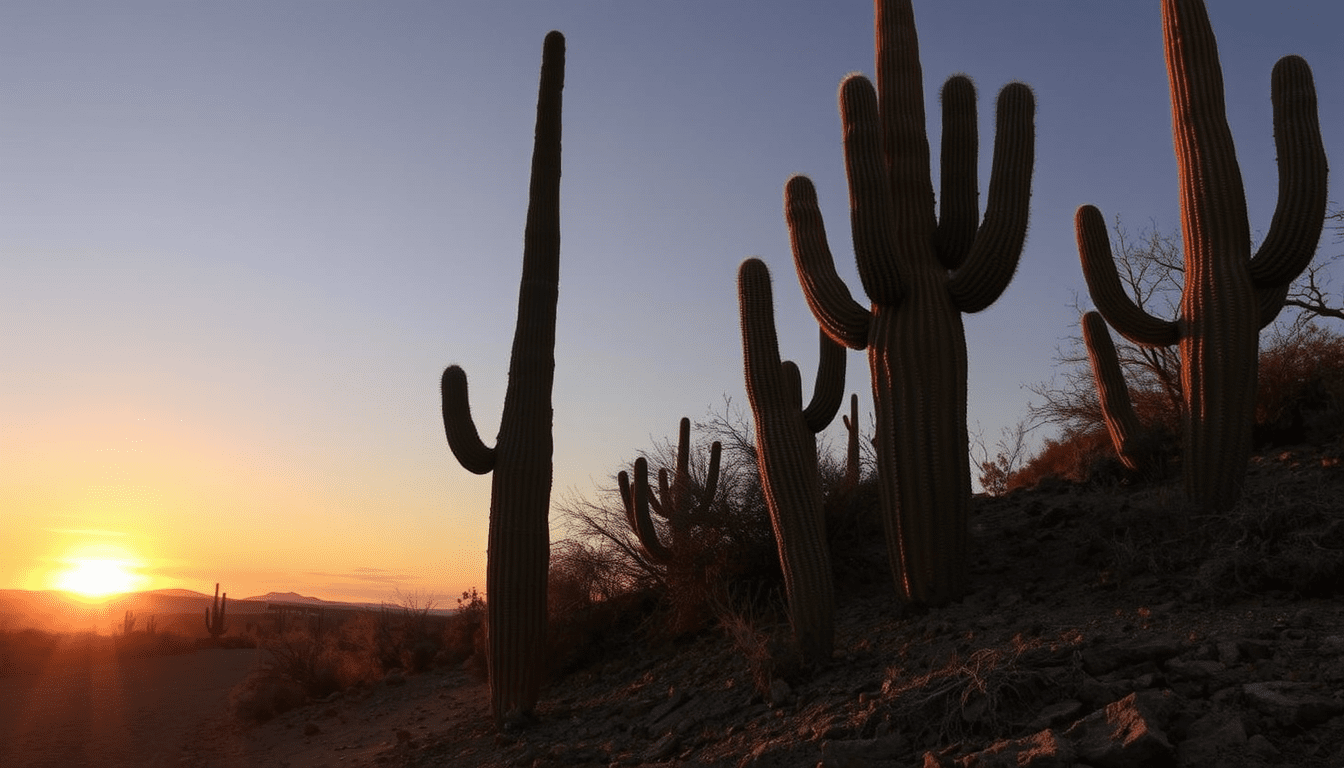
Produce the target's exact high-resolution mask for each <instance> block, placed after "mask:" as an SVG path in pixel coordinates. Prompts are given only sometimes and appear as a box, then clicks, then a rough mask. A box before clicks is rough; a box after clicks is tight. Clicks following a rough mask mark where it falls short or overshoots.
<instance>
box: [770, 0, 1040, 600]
mask: <svg viewBox="0 0 1344 768" xmlns="http://www.w3.org/2000/svg"><path fill="white" fill-rule="evenodd" d="M876 28H877V88H876V91H875V90H874V88H873V85H872V84H871V83H870V82H869V81H868V79H867V78H865V77H863V76H861V75H850V76H849V77H847V78H845V80H844V81H843V82H842V83H841V85H840V113H841V120H842V122H843V126H844V152H845V170H846V175H847V176H848V179H849V190H850V222H851V227H852V230H853V242H854V253H855V257H856V259H857V262H858V271H859V277H860V280H861V281H862V283H863V288H864V290H865V292H866V293H867V295H868V299H869V301H870V302H871V308H869V307H865V306H863V305H861V304H859V303H858V302H856V301H855V300H854V299H853V298H852V296H851V295H850V292H849V289H848V288H847V287H846V286H845V284H844V283H843V282H842V281H841V279H840V277H839V276H838V275H837V274H836V271H835V262H834V259H833V258H832V256H831V252H830V248H829V246H828V245H827V240H826V232H825V227H824V224H823V222H822V218H821V211H820V209H819V207H818V204H817V194H816V189H815V188H814V187H813V185H812V182H811V181H810V180H809V179H807V178H806V177H803V176H795V177H793V178H792V179H790V180H789V182H788V184H787V185H786V186H785V191H784V199H785V215H786V217H787V220H788V224H789V232H790V239H791V242H792V245H793V255H794V263H795V266H796V267H797V271H798V279H799V281H800V282H801V283H802V286H803V292H804V294H805V295H806V296H807V302H808V305H809V306H810V307H811V308H812V312H813V314H814V315H815V316H816V318H817V321H818V322H819V323H820V325H821V327H822V329H823V330H824V331H825V332H826V334H827V335H828V336H830V337H831V338H832V339H835V340H836V341H837V342H839V343H841V344H844V345H845V346H847V347H849V348H851V349H866V350H867V351H868V363H869V368H870V370H871V373H872V387H873V407H874V412H875V414H876V420H877V428H876V434H875V436H874V447H875V448H876V451H877V477H878V493H879V498H880V500H881V507H882V511H883V519H884V525H885V528H886V538H887V548H888V551H889V554H890V557H891V564H892V572H893V576H894V579H895V583H896V588H897V591H898V592H899V594H900V596H901V598H902V600H904V601H905V602H907V603H911V604H914V605H916V606H929V605H939V604H942V603H945V602H947V601H949V600H953V599H956V598H958V597H960V596H961V595H962V594H963V593H964V592H965V589H966V578H967V577H966V569H967V557H968V555H967V538H968V535H969V532H968V525H969V523H968V513H969V506H970V500H971V477H970V464H969V447H968V440H967V434H966V386H967V385H966V369H967V361H966V339H965V332H964V330H963V327H962V321H961V313H962V312H978V311H980V310H982V309H984V308H985V307H987V306H989V305H990V304H992V303H993V302H994V301H995V300H996V299H997V298H998V297H999V295H1000V294H1001V293H1002V292H1003V290H1004V289H1005V288H1006V287H1007V285H1008V283H1009V281H1010V280H1011V279H1012V276H1013V272H1014V271H1015V270H1016V268H1017V260H1018V257H1019V255H1020V254H1021V251H1022V243H1023V240H1024V239H1025V237H1026V229H1027V203H1028V199H1029V197H1030V193H1031V174H1032V165H1033V161H1034V143H1035V138H1034V135H1035V129H1034V126H1033V120H1034V114H1035V100H1034V98H1033V96H1032V93H1031V89H1030V88H1028V87H1027V86H1025V85H1022V84H1021V83H1013V84H1010V85H1008V86H1007V87H1005V88H1004V89H1003V91H1002V92H1001V93H1000V94H999V99H998V114H997V128H996V132H997V135H996V137H995V147H994V159H993V165H992V169H991V177H990V184H989V199H988V203H987V205H986V207H985V214H984V220H983V222H981V221H980V214H979V210H978V204H977V199H978V195H979V184H978V180H977V172H976V155H977V151H978V141H979V139H978V136H977V131H976V106H975V98H976V97H975V88H974V86H973V85H972V84H971V81H970V80H969V79H967V78H966V77H964V76H960V75H958V76H954V77H952V78H950V79H949V80H948V81H947V82H946V83H945V84H944V86H943V91H942V106H943V136H942V171H941V180H942V185H941V192H942V193H941V204H940V207H939V212H938V213H939V215H938V216H937V217H935V213H934V202H933V184H932V181H931V179H930V170H929V142H928V138H927V136H926V133H925V127H924V99H923V78H922V74H921V70H920V64H919V43H918V40H917V38H916V34H915V22H914V12H913V10H912V9H911V7H910V2H909V0H899V1H897V0H880V1H879V2H878V3H877V21H876Z"/></svg>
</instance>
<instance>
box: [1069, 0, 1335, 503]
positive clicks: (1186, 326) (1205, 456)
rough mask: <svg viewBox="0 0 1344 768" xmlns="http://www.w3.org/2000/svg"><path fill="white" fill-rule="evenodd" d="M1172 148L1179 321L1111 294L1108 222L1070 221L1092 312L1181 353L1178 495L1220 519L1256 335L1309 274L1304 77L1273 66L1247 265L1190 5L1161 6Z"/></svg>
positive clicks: (1313, 211)
mask: <svg viewBox="0 0 1344 768" xmlns="http://www.w3.org/2000/svg"><path fill="white" fill-rule="evenodd" d="M1162 35H1163V39H1164V41H1165V45H1166V54H1167V76H1168V79H1169V81H1170V83H1171V121H1172V136H1173V142H1174V144H1175V148H1176V161H1177V169H1178V173H1179V178H1180V188H1181V231H1182V237H1183V240H1184V250H1185V285H1184V287H1183V289H1182V292H1181V305H1180V317H1179V318H1177V319H1176V320H1160V319H1158V318H1156V317H1153V316H1152V315H1149V314H1148V313H1147V312H1145V311H1143V309H1141V308H1140V307H1139V306H1138V305H1137V304H1136V303H1135V302H1134V300H1133V299H1131V298H1130V297H1129V296H1128V295H1127V294H1126V293H1125V292H1124V290H1123V289H1122V288H1121V286H1120V279H1119V277H1118V275H1117V273H1116V267H1115V262H1114V260H1113V259H1112V257H1111V249H1110V243H1109V241H1108V239H1107V236H1106V227H1105V221H1104V219H1103V218H1102V215H1101V213H1100V212H1099V211H1098V210H1097V209H1096V208H1094V207H1092V206H1083V207H1082V208H1079V209H1078V214H1077V216H1076V219H1075V223H1076V226H1077V235H1078V252H1079V255H1080V257H1081V259H1082V264H1083V274H1084V276H1085V277H1086V278H1087V286H1088V291H1089V292H1090V293H1091V295H1092V300H1093V301H1094V302H1095V303H1096V305H1097V309H1098V310H1099V311H1100V312H1101V314H1102V315H1103V316H1104V317H1105V318H1106V321H1107V322H1108V323H1110V324H1111V325H1112V326H1113V327H1114V328H1115V329H1116V330H1117V331H1119V332H1120V334H1121V335H1123V336H1124V337H1125V338H1127V339H1129V340H1130V341H1132V342H1134V343H1135V344H1140V345H1146V346H1168V345H1172V344H1176V345H1179V347H1178V348H1179V350H1180V355H1181V388H1182V391H1183V396H1184V398H1185V405H1186V407H1185V409H1184V420H1185V423H1184V425H1183V432H1184V445H1183V447H1182V450H1183V452H1184V458H1183V460H1182V471H1183V473H1184V475H1185V487H1186V493H1187V495H1188V496H1189V497H1190V498H1191V499H1192V500H1193V501H1195V502H1196V503H1198V504H1199V505H1201V506H1202V507H1203V508H1205V509H1208V510H1223V509H1227V508H1229V507H1231V506H1232V505H1233V504H1235V503H1236V501H1237V500H1238V499H1239V498H1240V496H1241V489H1242V484H1243V481H1244V480H1245V474H1246V463H1247V460H1248V458H1249V457H1250V451H1251V428H1252V423H1253V418H1254V413H1255V390H1256V362H1257V356H1258V349H1259V331H1260V329H1261V328H1262V327H1263V326H1264V325H1266V324H1268V323H1269V322H1270V321H1271V320H1272V319H1273V318H1274V316H1275V315H1277V314H1278V312H1279V310H1280V309H1281V308H1282V306H1283V297H1284V295H1285V293H1286V291H1287V288H1288V284H1289V283H1291V282H1292V281H1293V279H1294V278H1296V277H1297V276H1298V275H1299V274H1301V272H1302V270H1303V269H1305V268H1306V266H1307V264H1308V263H1310V261H1311V257H1312V254H1313V253H1314V252H1315V250H1316V243H1317V241H1318V240H1319V239H1320V234H1321V228H1322V226H1323V224H1324V220H1325V207H1326V194H1327V190H1326V172H1327V168H1326V159H1325V149H1324V148H1323V146H1322V144H1321V134H1320V126H1319V123H1318V121H1317V116H1316V88H1315V85H1314V83H1313V80H1312V75H1311V68H1310V67H1308V66H1307V63H1306V61H1304V60H1302V59H1301V58H1300V57H1297V56H1285V57H1284V58H1282V59H1280V60H1279V61H1278V63H1277V64H1275V65H1274V71H1273V74H1272V75H1271V84H1270V90H1271V101H1272V102H1273V106H1274V143H1275V148H1276V149H1277V151H1278V164H1279V199H1278V205H1277V208H1276V209H1275V211H1274V218H1273V220H1272V221H1271V223H1270V229H1269V234H1268V235H1267V236H1266V237H1265V240H1264V242H1263V243H1262V244H1261V246H1260V249H1259V251H1258V252H1257V253H1256V254H1255V256H1254V257H1252V256H1251V235H1250V225H1249V223H1248V222H1247V215H1246V195H1245V191H1244V188H1243V186H1242V181H1241V171H1240V169H1239V167H1238V165H1237V158H1236V150H1235V147H1234V146H1233V143H1232V131H1231V129H1230V128H1229V127H1228V124H1227V117H1226V109H1225V107H1224V102H1223V76H1222V71H1221V68H1220V66H1219V63H1218V46H1217V42H1216V41H1215V39H1214V35H1213V28H1212V26H1211V25H1210V23H1209V17H1208V13H1207V12H1206V11H1205V8H1204V3H1203V2H1201V1H1200V0H1163V2H1162Z"/></svg>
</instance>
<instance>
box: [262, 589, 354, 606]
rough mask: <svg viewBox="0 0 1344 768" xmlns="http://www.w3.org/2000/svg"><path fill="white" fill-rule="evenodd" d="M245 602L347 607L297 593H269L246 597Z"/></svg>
mask: <svg viewBox="0 0 1344 768" xmlns="http://www.w3.org/2000/svg"><path fill="white" fill-rule="evenodd" d="M242 599H243V600H253V601H256V602H259V603H291V604H295V605H345V603H333V602H332V601H330V600H323V599H322V598H320V597H307V596H305V595H300V594H299V593H297V592H267V593H266V594H264V595H257V596H256V597H244V598H242Z"/></svg>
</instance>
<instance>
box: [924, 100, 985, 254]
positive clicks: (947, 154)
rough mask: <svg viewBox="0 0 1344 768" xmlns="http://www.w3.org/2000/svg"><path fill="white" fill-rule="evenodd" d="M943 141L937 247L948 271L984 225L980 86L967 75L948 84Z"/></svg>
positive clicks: (935, 249)
mask: <svg viewBox="0 0 1344 768" xmlns="http://www.w3.org/2000/svg"><path fill="white" fill-rule="evenodd" d="M941 101H942V105H943V139H942V142H941V143H940V146H941V147H942V150H941V153H940V162H941V172H940V173H939V179H940V186H939V195H938V229H937V230H936V231H935V232H934V234H933V247H934V251H935V252H936V253H937V254H938V261H939V262H941V263H942V265H943V267H944V268H946V269H950V270H952V269H956V268H957V267H960V266H961V264H962V262H963V261H965V260H966V254H967V253H969V252H970V250H971V243H972V242H973V241H974V240H975V231H976V229H977V228H978V227H979V226H980V183H979V169H978V164H977V162H976V161H977V158H978V156H979V153H980V131H979V128H978V127H977V125H976V110H975V85H973V84H972V83H971V79H970V78H969V77H966V76H965V75H953V76H952V77H949V78H948V79H947V82H945V83H943V91H942V99H941Z"/></svg>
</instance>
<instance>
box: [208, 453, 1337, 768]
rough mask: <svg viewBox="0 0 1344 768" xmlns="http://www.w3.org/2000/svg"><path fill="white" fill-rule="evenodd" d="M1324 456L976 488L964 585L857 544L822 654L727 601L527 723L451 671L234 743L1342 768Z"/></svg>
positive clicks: (500, 761) (749, 758)
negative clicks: (1223, 499) (809, 666)
mask: <svg viewBox="0 0 1344 768" xmlns="http://www.w3.org/2000/svg"><path fill="white" fill-rule="evenodd" d="M1337 456H1338V453H1337V451H1321V450H1313V449H1300V450H1294V451H1285V452H1282V453H1278V454H1275V455H1273V456H1269V457H1261V458H1260V459H1257V462H1256V464H1255V465H1254V466H1253V467H1252V471H1251V474H1250V478H1249V486H1248V493H1247V496H1246V499H1245V501H1244V502H1243V503H1242V504H1241V505H1239V506H1238V508H1237V509H1236V510H1235V511H1234V512H1232V513H1229V514H1227V515H1223V516H1218V517H1209V516H1203V515H1197V514H1192V513H1191V512H1189V511H1188V510H1186V509H1185V508H1184V505H1183V502H1182V501H1181V496H1180V493H1179V491H1178V490H1177V489H1176V488H1175V487H1174V486H1171V485H1165V486H1161V487H1156V488H1151V487H1150V488H1144V489H1130V488H1126V487H1123V486H1119V485H1109V486H1108V485H1105V484H1103V485H1100V486H1091V487H1081V486H1075V485H1065V484H1057V485H1054V486H1052V487H1048V488H1038V489H1036V490H1031V491H1023V492H1018V493H1015V494H1012V495H1010V496H1008V497H1004V498H998V499H989V498H986V499H980V500H977V503H976V505H975V511H974V517H973V534H974V539H975V547H976V550H975V552H976V555H975V562H974V573H973V584H974V587H973V592H972V593H971V594H970V595H969V596H968V597H967V598H966V599H965V600H964V601H962V602H961V603H959V604H956V605H952V606H949V607H947V608H943V609H938V610H933V611H930V612H928V613H926V614H923V615H914V616H912V615H904V614H903V613H902V611H901V610H900V608H899V606H897V605H896V604H895V601H894V600H893V599H892V598H891V597H890V590H889V589H887V588H885V586H884V585H883V584H882V581H883V579H885V578H886V577H885V570H884V569H882V568H881V565H880V558H881V553H880V552H869V551H855V552H854V553H853V555H854V556H853V558H852V561H853V562H854V563H856V564H858V565H860V566H862V567H865V568H878V569H880V570H881V572H880V573H878V574H876V578H873V579H870V581H871V582H872V583H870V584H867V585H865V584H864V583H863V582H862V580H858V581H855V580H854V579H850V582H852V584H851V585H850V586H848V587H846V591H845V593H843V594H842V596H841V601H840V612H839V615H838V620H839V624H838V627H837V649H838V650H837V654H836V658H835V660H834V662H833V663H831V664H830V665H828V666H827V667H826V668H824V669H820V670H811V671H805V670H799V669H797V668H796V667H795V666H794V665H791V664H790V663H789V661H788V658H787V657H788V654H787V653H786V652H785V651H783V650H782V649H784V648H785V647H786V646H787V644H786V643H784V642H782V640H781V638H785V637H787V627H782V626H769V625H766V624H764V623H762V622H759V621H751V620H750V617H739V620H736V621H730V622H729V623H728V625H727V626H726V627H724V628H720V629H715V630H710V631H708V632H706V633H704V634H701V635H699V636H697V637H692V638H689V639H683V640H681V641H679V642H669V643H664V644H655V645H650V644H647V643H643V642H627V643H623V644H620V645H618V646H616V647H613V648H610V649H609V650H608V651H607V652H606V654H605V655H604V656H603V658H602V659H601V661H600V662H598V663H594V664H589V665H587V666H586V667H584V668H581V669H579V670H578V671H576V672H572V673H570V674H568V675H566V676H564V677H561V678H560V679H557V680H555V681H554V682H553V683H552V685H551V686H550V688H549V689H548V690H547V692H546V693H545V695H544V698H543V703H542V705H541V706H540V708H539V712H538V715H539V717H538V721H537V722H536V723H535V724H533V725H531V726H529V727H527V728H522V729H517V730H511V731H508V732H505V733H496V732H495V731H494V729H493V727H492V726H491V724H490V722H489V720H488V715H487V710H486V707H485V702H484V695H485V693H484V687H483V685H482V684H481V683H480V682H479V681H474V680H472V679H471V678H470V677H469V676H468V675H467V674H466V673H465V672H464V671H463V670H462V669H460V668H458V669H453V670H447V671H441V672H437V673H431V674H428V675H423V676H419V677H418V678H413V679H411V680H410V681H409V682H408V681H405V680H401V679H398V678H395V677H394V678H393V680H392V681H391V682H393V683H400V684H399V685H393V686H389V685H387V684H382V685H379V686H375V687H374V688H372V689H364V690H362V691H353V692H347V693H346V694H343V695H337V696H336V697H334V698H333V699H332V700H330V701H326V702H322V703H320V704H313V705H309V706H308V707H305V708H302V709H300V710H298V711H295V712H292V713H289V714H287V715H285V716H284V717H282V718H280V719H279V720H278V721H276V722H273V723H271V724H268V725H266V726H261V727H259V728H257V729H254V730H253V731H251V735H250V736H248V737H247V738H251V739H253V740H254V741H255V743H258V744H260V743H263V742H265V743H267V744H270V746H268V747H266V748H265V749H264V750H263V749H261V748H256V749H253V750H252V751H251V752H250V753H249V752H247V751H246V750H245V749H244V750H243V751H241V752H235V754H236V756H238V757H240V758H243V757H247V758H248V759H249V760H251V761H252V762H253V764H257V765H262V764H266V760H265V758H266V757H267V755H270V756H271V757H275V756H276V755H278V752H277V751H276V750H277V749H279V747H277V746H276V745H277V744H279V743H280V741H277V739H280V738H281V737H280V736H277V735H276V734H281V735H283V734H289V736H288V737H287V738H289V739H290V742H291V746H294V745H296V744H298V745H303V746H304V749H303V750H300V751H301V752H302V754H304V755H308V756H310V758H311V760H300V759H298V758H297V755H298V754H299V752H296V751H293V750H291V751H292V752H293V754H294V755H295V757H292V758H286V762H287V763H288V764H290V765H295V766H298V765H304V764H313V765H316V764H321V762H322V761H323V759H324V758H325V759H328V760H335V759H336V757H337V756H340V757H341V758H342V762H341V764H343V765H361V764H363V765H381V766H406V767H410V766H431V765H452V766H628V767H630V768H633V767H634V766H680V765H688V766H689V765H703V766H759V767H764V766H815V765H822V766H827V767H828V768H848V767H850V766H965V767H967V768H970V767H974V766H1035V767H1037V768H1045V767H1046V766H1060V767H1061V768H1063V767H1067V766H1078V767H1080V768H1081V767H1083V766H1094V767H1095V768H1121V767H1124V766H1154V765H1158V766H1160V765H1171V766H1191V767H1192V768H1193V767H1196V766H1274V765H1283V766H1322V767H1324V766H1335V767H1338V766H1342V765H1344V603H1341V600H1340V597H1339V595H1340V593H1341V591H1342V590H1341V585H1342V584H1344V504H1342V503H1341V502H1340V499H1341V494H1340V492H1341V490H1344V469H1342V468H1341V467H1340V466H1339V463H1338V458H1337ZM874 558H877V559H876V560H875V559H874ZM305 728H307V729H308V731H309V732H308V733H307V734H306V735H303V736H300V734H301V733H303V732H304V729H305ZM360 728H363V729H364V730H363V731H359V730H358V729H360ZM267 734H270V735H269V736H268V735H267ZM266 739H270V741H267V740H266ZM299 739H302V742H299V741H298V740H299ZM338 747H339V748H340V751H339V752H338V751H337V749H338ZM277 764H278V763H277Z"/></svg>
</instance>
